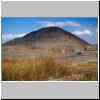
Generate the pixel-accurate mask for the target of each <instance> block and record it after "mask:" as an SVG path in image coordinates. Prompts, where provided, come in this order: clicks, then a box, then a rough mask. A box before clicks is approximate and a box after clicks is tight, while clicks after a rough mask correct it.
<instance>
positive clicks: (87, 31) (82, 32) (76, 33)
mask: <svg viewBox="0 0 100 100" xmlns="http://www.w3.org/2000/svg"><path fill="white" fill-rule="evenodd" d="M73 34H75V35H90V36H91V35H92V32H91V31H90V30H83V31H74V32H73Z"/></svg>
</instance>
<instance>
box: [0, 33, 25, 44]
mask: <svg viewBox="0 0 100 100" xmlns="http://www.w3.org/2000/svg"><path fill="white" fill-rule="evenodd" d="M24 35H26V34H24V33H23V34H4V35H2V41H3V43H4V42H7V41H9V40H12V39H14V38H20V37H22V36H24Z"/></svg>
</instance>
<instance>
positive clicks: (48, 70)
mask: <svg viewBox="0 0 100 100" xmlns="http://www.w3.org/2000/svg"><path fill="white" fill-rule="evenodd" d="M97 65H98V64H97V63H86V64H81V65H77V66H76V67H75V66H73V67H69V66H71V62H70V61H68V60H61V59H58V58H55V57H51V58H48V59H43V58H37V59H29V58H27V59H22V58H18V59H17V58H14V59H13V58H3V59H2V80H3V81H46V80H48V79H49V78H50V77H52V78H53V79H60V78H62V77H65V76H67V78H66V79H67V80H68V77H69V76H70V77H71V80H82V81H91V80H94V81H96V80H97V77H98V75H97V73H98V71H97ZM79 75H81V76H82V77H79V78H77V76H79ZM73 77H74V78H73Z"/></svg>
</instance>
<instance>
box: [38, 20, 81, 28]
mask: <svg viewBox="0 0 100 100" xmlns="http://www.w3.org/2000/svg"><path fill="white" fill-rule="evenodd" d="M37 23H38V24H41V25H42V26H45V27H50V26H57V27H64V26H80V24H79V23H76V22H73V21H66V22H49V21H41V22H37Z"/></svg>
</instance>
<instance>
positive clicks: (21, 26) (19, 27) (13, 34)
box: [2, 18, 98, 44]
mask: <svg viewBox="0 0 100 100" xmlns="http://www.w3.org/2000/svg"><path fill="white" fill-rule="evenodd" d="M51 26H57V27H61V28H63V29H64V30H66V31H69V32H71V33H72V34H74V35H76V36H78V37H80V38H81V39H84V40H85V41H87V42H88V43H90V44H97V43H98V18H2V43H5V42H7V41H9V40H12V39H14V38H19V37H22V36H24V35H26V34H28V33H30V32H32V31H36V30H38V29H40V28H44V27H51Z"/></svg>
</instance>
